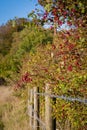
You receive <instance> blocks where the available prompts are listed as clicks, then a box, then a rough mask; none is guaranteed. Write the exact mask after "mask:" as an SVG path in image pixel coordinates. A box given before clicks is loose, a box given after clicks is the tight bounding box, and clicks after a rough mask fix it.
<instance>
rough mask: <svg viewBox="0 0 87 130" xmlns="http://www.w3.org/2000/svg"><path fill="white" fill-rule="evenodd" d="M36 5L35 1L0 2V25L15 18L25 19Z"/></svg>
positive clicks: (2, 0)
mask: <svg viewBox="0 0 87 130" xmlns="http://www.w3.org/2000/svg"><path fill="white" fill-rule="evenodd" d="M36 3H37V0H0V25H2V24H5V23H6V22H7V21H8V20H11V19H14V18H15V17H18V18H27V15H28V14H29V12H31V11H32V10H33V9H34V8H35V4H36Z"/></svg>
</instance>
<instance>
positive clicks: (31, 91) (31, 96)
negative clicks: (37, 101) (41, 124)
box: [29, 89, 33, 130]
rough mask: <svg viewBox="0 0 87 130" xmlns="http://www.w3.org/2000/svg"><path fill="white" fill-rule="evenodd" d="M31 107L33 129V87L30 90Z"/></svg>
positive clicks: (31, 125) (30, 119)
mask: <svg viewBox="0 0 87 130" xmlns="http://www.w3.org/2000/svg"><path fill="white" fill-rule="evenodd" d="M29 104H30V107H29V115H30V118H29V121H30V130H32V127H33V89H31V90H30V103H29Z"/></svg>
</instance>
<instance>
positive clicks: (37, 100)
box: [34, 87, 39, 130]
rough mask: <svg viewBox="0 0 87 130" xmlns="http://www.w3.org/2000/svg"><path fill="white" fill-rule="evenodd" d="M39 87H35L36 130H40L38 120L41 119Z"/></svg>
mask: <svg viewBox="0 0 87 130" xmlns="http://www.w3.org/2000/svg"><path fill="white" fill-rule="evenodd" d="M37 93H39V87H34V130H39V122H38V120H37V119H36V118H39V98H38V95H37Z"/></svg>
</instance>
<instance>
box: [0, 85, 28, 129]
mask: <svg viewBox="0 0 87 130" xmlns="http://www.w3.org/2000/svg"><path fill="white" fill-rule="evenodd" d="M26 106H27V105H26V103H25V101H23V100H21V99H19V98H17V97H15V96H13V90H12V89H11V88H10V87H4V86H3V87H0V113H1V115H2V116H1V120H2V122H1V123H3V125H4V129H3V128H0V130H29V127H28V125H29V123H28V117H27V112H26Z"/></svg>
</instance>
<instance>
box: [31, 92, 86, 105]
mask: <svg viewBox="0 0 87 130" xmlns="http://www.w3.org/2000/svg"><path fill="white" fill-rule="evenodd" d="M33 94H34V93H33ZM36 94H37V95H41V96H49V97H51V98H59V99H63V100H68V101H72V102H74V101H78V102H81V103H84V104H87V99H81V98H73V97H66V96H64V95H62V96H59V95H54V94H48V93H36Z"/></svg>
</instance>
